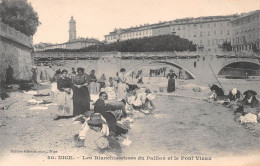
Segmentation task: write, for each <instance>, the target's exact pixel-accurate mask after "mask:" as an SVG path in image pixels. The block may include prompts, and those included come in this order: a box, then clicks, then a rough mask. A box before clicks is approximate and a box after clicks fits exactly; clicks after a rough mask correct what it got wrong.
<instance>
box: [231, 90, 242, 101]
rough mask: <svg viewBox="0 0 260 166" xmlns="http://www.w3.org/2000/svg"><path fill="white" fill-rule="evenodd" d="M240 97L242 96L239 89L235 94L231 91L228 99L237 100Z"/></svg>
mask: <svg viewBox="0 0 260 166" xmlns="http://www.w3.org/2000/svg"><path fill="white" fill-rule="evenodd" d="M240 97H241V92H240V91H239V90H238V91H237V93H236V94H235V95H233V94H232V92H231V91H230V92H229V94H228V99H229V100H230V101H236V100H237V99H240Z"/></svg>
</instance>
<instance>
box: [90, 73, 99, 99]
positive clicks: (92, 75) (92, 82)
mask: <svg viewBox="0 0 260 166" xmlns="http://www.w3.org/2000/svg"><path fill="white" fill-rule="evenodd" d="M89 76H90V84H89V89H90V91H89V92H90V94H97V86H96V83H97V77H96V75H95V70H91V72H90V75H89Z"/></svg>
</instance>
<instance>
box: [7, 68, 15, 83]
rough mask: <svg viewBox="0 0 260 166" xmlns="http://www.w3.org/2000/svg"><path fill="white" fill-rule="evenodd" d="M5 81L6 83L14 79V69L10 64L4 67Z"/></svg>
mask: <svg viewBox="0 0 260 166" xmlns="http://www.w3.org/2000/svg"><path fill="white" fill-rule="evenodd" d="M5 77H6V83H7V84H12V83H13V79H14V69H13V68H12V67H11V66H8V68H7V69H6V75H5Z"/></svg>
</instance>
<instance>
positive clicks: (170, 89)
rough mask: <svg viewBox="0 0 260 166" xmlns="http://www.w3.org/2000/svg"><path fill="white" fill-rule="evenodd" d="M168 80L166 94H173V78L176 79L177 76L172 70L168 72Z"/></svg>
mask: <svg viewBox="0 0 260 166" xmlns="http://www.w3.org/2000/svg"><path fill="white" fill-rule="evenodd" d="M167 78H168V87H167V92H174V91H175V78H177V75H176V74H175V73H174V72H173V70H172V69H171V70H170V73H169V74H168V75H167Z"/></svg>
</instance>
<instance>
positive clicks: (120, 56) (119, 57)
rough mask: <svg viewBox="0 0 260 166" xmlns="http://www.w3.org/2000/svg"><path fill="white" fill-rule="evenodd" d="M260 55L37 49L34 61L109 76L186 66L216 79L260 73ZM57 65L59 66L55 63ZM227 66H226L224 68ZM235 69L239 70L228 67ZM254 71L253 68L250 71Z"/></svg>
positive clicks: (199, 76) (195, 74)
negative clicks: (40, 50) (94, 71)
mask: <svg viewBox="0 0 260 166" xmlns="http://www.w3.org/2000/svg"><path fill="white" fill-rule="evenodd" d="M259 60H260V58H259V56H258V55H256V54H254V53H252V52H221V53H210V52H153V53H139V52H136V53H135V52H132V53H123V52H91V53H75V52H74V53H72V52H35V53H34V61H35V63H36V64H37V63H38V64H45V65H47V64H56V65H60V66H59V67H58V66H56V68H60V69H68V70H69V71H70V70H71V69H70V68H71V67H83V68H85V69H86V72H87V73H88V72H90V70H92V69H95V70H96V73H97V75H98V76H100V75H101V74H103V73H104V74H105V75H106V76H107V77H109V76H112V77H113V76H115V73H116V72H118V71H119V70H120V68H125V69H126V71H127V74H128V75H129V76H131V74H132V73H137V72H138V71H140V70H142V71H143V73H144V77H145V76H149V74H151V73H149V71H150V70H151V69H153V70H156V69H160V68H164V67H165V68H167V70H166V73H168V72H169V69H174V70H175V72H178V71H179V69H184V70H185V71H186V75H187V76H188V78H190V79H195V80H198V81H200V82H208V81H210V80H214V79H215V77H223V76H224V75H230V74H231V75H232V74H235V75H236V74H237V75H241V71H242V72H245V71H246V70H252V71H256V73H254V75H260V72H259V71H260V63H259ZM54 68H55V67H54ZM224 69H225V70H224ZM227 69H231V70H234V71H240V70H241V71H240V72H239V73H236V72H233V73H232V71H231V72H230V70H229V71H226V70H227ZM249 73H250V72H249Z"/></svg>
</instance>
